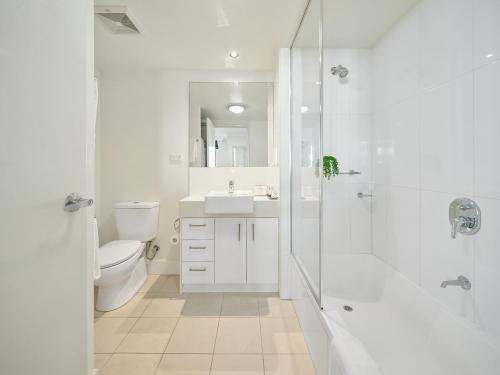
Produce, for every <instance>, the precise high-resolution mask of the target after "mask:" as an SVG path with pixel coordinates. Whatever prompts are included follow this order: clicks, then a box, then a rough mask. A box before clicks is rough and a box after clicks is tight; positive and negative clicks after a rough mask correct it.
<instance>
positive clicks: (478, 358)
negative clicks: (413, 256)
mask: <svg viewBox="0 0 500 375" xmlns="http://www.w3.org/2000/svg"><path fill="white" fill-rule="evenodd" d="M323 262H324V268H323V274H324V278H323V285H322V288H323V307H324V311H322V312H320V311H319V309H317V305H315V303H314V301H313V299H312V296H311V295H310V294H308V292H307V290H306V289H307V286H306V284H305V280H304V278H303V277H302V275H301V273H300V271H299V269H298V267H297V264H295V266H294V267H292V268H293V269H294V271H293V272H294V274H295V275H294V279H295V283H294V289H295V291H294V297H293V298H294V303H295V305H296V307H297V313H298V315H299V319H300V321H301V324H302V325H303V328H304V332H305V335H306V339H307V341H308V343H309V346H310V349H311V354H312V357H313V359H314V360H315V363H316V367H317V370H318V373H319V374H320V375H323V374H329V375H358V374H359V375H361V374H363V375H380V374H383V375H476V374H477V375H479V374H480V375H499V374H500V345H499V343H498V341H495V340H494V339H493V338H492V337H488V336H487V335H486V334H485V333H483V332H481V331H479V330H478V329H477V327H476V326H475V325H473V324H472V323H470V322H468V321H466V320H465V319H462V318H460V317H457V316H455V315H454V314H452V313H451V312H449V311H448V310H447V309H446V307H444V306H443V305H441V304H440V303H439V302H438V301H437V300H435V299H434V298H433V297H432V296H431V295H430V294H428V293H427V292H425V291H423V290H422V289H421V288H419V287H418V286H417V285H415V284H414V283H412V282H410V281H409V280H407V279H406V278H404V277H403V276H402V275H401V274H399V273H398V272H395V271H394V270H393V269H392V268H390V267H389V266H387V265H386V264H385V263H383V262H381V261H380V260H379V259H378V258H376V257H374V256H372V255H369V254H359V255H330V256H326V257H323ZM344 306H349V307H351V308H352V309H353V310H352V311H351V312H348V311H346V310H345V309H344ZM315 309H316V310H317V312H316V313H314V314H315V315H316V316H311V314H312V311H313V310H315ZM318 318H319V319H318ZM314 319H317V320H320V321H321V324H320V326H321V328H322V329H323V330H324V336H321V335H320V334H319V333H318V331H319V326H314V323H313V320H314ZM499 319H500V317H499ZM313 326H314V328H310V327H313ZM311 333H312V334H311ZM323 337H324V338H323ZM318 340H320V341H321V340H323V342H322V343H319V342H318ZM325 340H326V343H325V342H324V341H325ZM324 345H327V346H328V347H329V350H328V351H327V352H321V353H319V352H318V350H317V348H318V347H321V346H324Z"/></svg>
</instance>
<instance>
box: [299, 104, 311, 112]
mask: <svg viewBox="0 0 500 375" xmlns="http://www.w3.org/2000/svg"><path fill="white" fill-rule="evenodd" d="M307 111H309V107H308V106H307V105H302V106H300V112H301V113H306V112H307Z"/></svg>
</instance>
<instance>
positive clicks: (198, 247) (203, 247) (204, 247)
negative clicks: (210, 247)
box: [189, 246, 207, 250]
mask: <svg viewBox="0 0 500 375" xmlns="http://www.w3.org/2000/svg"><path fill="white" fill-rule="evenodd" d="M206 248H207V247H206V246H189V250H205V249H206Z"/></svg>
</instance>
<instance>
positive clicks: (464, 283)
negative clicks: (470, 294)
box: [441, 276, 472, 290]
mask: <svg viewBox="0 0 500 375" xmlns="http://www.w3.org/2000/svg"><path fill="white" fill-rule="evenodd" d="M448 285H451V286H459V287H461V288H462V289H464V290H470V289H471V288H472V284H471V282H470V281H469V279H468V278H466V277H465V276H458V278H457V279H456V280H445V281H443V282H442V283H441V288H446V287H447V286H448Z"/></svg>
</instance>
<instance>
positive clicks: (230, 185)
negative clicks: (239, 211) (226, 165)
mask: <svg viewBox="0 0 500 375" xmlns="http://www.w3.org/2000/svg"><path fill="white" fill-rule="evenodd" d="M233 193H234V181H233V180H229V194H233Z"/></svg>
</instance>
